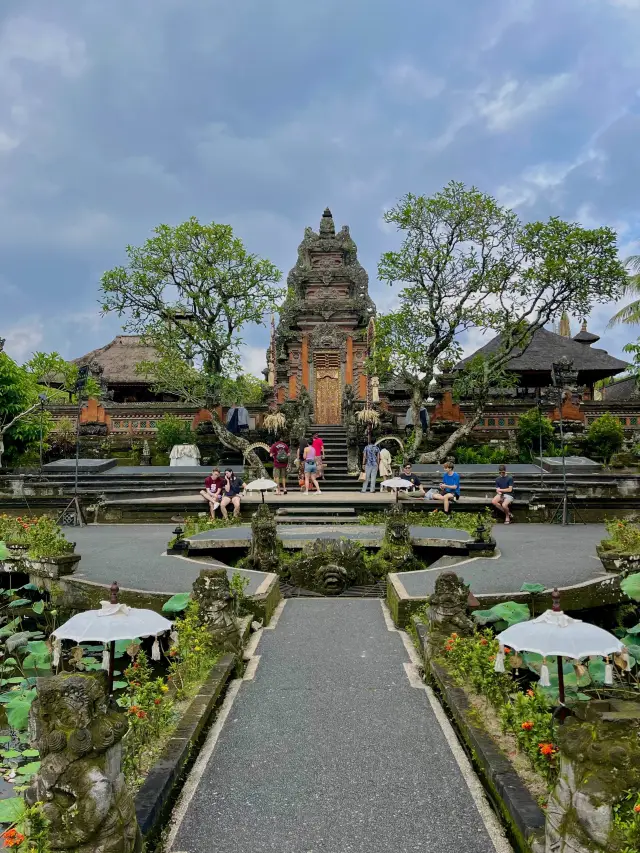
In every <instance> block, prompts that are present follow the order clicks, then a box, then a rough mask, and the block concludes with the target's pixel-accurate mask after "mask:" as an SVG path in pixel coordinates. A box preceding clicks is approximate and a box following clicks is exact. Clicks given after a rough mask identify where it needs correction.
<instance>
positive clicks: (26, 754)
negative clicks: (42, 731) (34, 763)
mask: <svg viewBox="0 0 640 853" xmlns="http://www.w3.org/2000/svg"><path fill="white" fill-rule="evenodd" d="M22 757H23V758H39V757H40V753H39V752H38V750H37V749H23V750H22Z"/></svg>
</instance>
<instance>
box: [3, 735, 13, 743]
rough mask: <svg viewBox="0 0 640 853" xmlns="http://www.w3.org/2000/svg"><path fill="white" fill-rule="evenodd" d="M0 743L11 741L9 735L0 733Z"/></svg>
mask: <svg viewBox="0 0 640 853" xmlns="http://www.w3.org/2000/svg"><path fill="white" fill-rule="evenodd" d="M0 743H11V735H0Z"/></svg>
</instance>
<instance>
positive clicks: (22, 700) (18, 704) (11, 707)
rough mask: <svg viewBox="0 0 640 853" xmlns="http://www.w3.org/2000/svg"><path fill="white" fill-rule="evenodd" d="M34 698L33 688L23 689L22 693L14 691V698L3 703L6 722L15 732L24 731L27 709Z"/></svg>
mask: <svg viewBox="0 0 640 853" xmlns="http://www.w3.org/2000/svg"><path fill="white" fill-rule="evenodd" d="M35 698H36V691H35V690H25V691H24V692H23V693H16V694H15V696H14V698H13V699H12V700H11V701H10V702H8V703H7V704H6V705H5V712H6V714H7V722H8V723H9V725H10V726H11V728H12V729H15V730H16V731H17V732H23V731H26V729H27V726H28V724H29V709H30V708H31V703H32V702H33V700H34V699H35Z"/></svg>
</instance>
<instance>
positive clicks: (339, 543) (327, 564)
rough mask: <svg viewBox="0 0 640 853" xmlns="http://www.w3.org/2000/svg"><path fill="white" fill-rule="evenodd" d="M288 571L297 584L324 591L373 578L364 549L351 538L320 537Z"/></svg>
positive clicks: (340, 589) (339, 589)
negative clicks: (365, 559) (363, 552)
mask: <svg viewBox="0 0 640 853" xmlns="http://www.w3.org/2000/svg"><path fill="white" fill-rule="evenodd" d="M286 572H287V576H288V578H289V579H290V580H291V582H292V583H294V584H295V585H296V586H299V587H302V588H303V589H310V590H311V589H313V590H317V591H318V592H321V593H323V594H324V595H339V594H340V593H341V592H343V591H344V590H345V589H346V588H347V587H350V586H356V585H362V584H369V583H372V581H373V576H372V575H371V573H370V572H369V570H368V568H367V565H366V563H365V561H364V556H363V554H362V549H361V548H360V546H359V545H358V544H357V543H355V542H350V541H349V540H347V539H340V540H336V539H316V541H315V542H314V543H312V544H311V545H308V546H307V547H306V548H305V549H304V550H303V552H302V554H300V555H299V556H298V557H296V558H295V560H293V561H291V563H289V564H288V565H287V566H286Z"/></svg>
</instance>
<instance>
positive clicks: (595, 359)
mask: <svg viewBox="0 0 640 853" xmlns="http://www.w3.org/2000/svg"><path fill="white" fill-rule="evenodd" d="M500 337H501V336H500V335H496V337H495V338H493V339H492V340H490V341H489V343H487V344H485V345H484V346H483V347H481V349H479V350H477V351H476V352H475V353H473V355H470V356H469V357H468V358H465V359H464V360H463V361H461V362H460V363H459V364H458V365H456V366H457V367H458V368H460V367H461V366H462V365H463V364H465V363H466V362H467V361H469V360H470V359H471V358H473V357H474V356H476V355H491V354H492V353H494V352H496V351H497V350H498V347H499V346H500ZM561 358H568V359H569V360H570V361H573V367H574V370H577V371H578V372H579V373H589V374H591V375H592V377H594V378H596V379H603V378H604V377H605V376H615V374H616V373H622V371H623V370H626V369H627V368H628V366H629V365H628V364H627V362H626V361H621V360H620V359H619V358H614V356H612V355H609V353H608V352H606V351H605V350H603V349H596V348H595V347H592V346H587V345H586V343H580V342H579V341H575V340H573V339H572V338H567V337H565V336H564V335H557V334H556V333H555V332H548V331H547V330H546V329H538V331H537V332H535V333H534V335H533V338H532V340H531V343H530V344H529V346H528V347H527V348H526V349H525V350H524V352H521V351H520V352H516V354H515V355H514V356H513V358H512V359H511V360H510V361H509V364H508V368H509V370H512V371H514V372H515V373H547V372H550V371H551V365H552V363H553V362H554V361H559V360H560V359H561Z"/></svg>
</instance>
